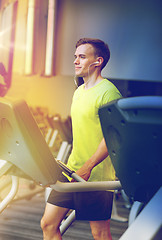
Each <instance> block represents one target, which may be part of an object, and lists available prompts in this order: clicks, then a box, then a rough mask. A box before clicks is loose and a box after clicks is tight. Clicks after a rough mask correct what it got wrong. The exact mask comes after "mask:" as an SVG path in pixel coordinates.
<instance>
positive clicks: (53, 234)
mask: <svg viewBox="0 0 162 240" xmlns="http://www.w3.org/2000/svg"><path fill="white" fill-rule="evenodd" d="M74 57H75V60H74V64H75V75H76V76H77V77H82V78H83V80H84V84H82V85H81V86H79V87H78V88H77V90H76V91H75V93H74V96H73V102H72V107H71V116H72V127H73V149H72V152H71V155H70V157H69V159H68V164H67V165H68V167H69V168H71V169H72V170H74V171H76V173H77V174H78V175H79V176H81V177H82V178H83V179H85V180H86V181H108V180H114V179H115V172H114V169H113V166H112V164H111V160H110V157H109V154H108V150H107V147H106V144H105V140H104V139H103V134H102V130H101V126H100V121H99V116H98V109H99V108H100V107H101V106H102V105H103V104H106V103H107V102H109V101H112V100H115V99H117V98H120V97H121V95H120V93H119V91H118V90H117V88H116V87H115V86H114V85H113V84H112V83H111V82H109V81H108V80H107V79H104V78H103V77H102V76H101V70H102V69H103V68H104V67H105V65H106V64H107V62H108V60H109V58H110V51H109V48H108V46H107V44H105V43H104V42H103V41H101V40H99V39H89V38H84V39H80V40H79V41H78V42H77V44H76V51H75V55H74ZM61 181H67V179H66V178H65V176H62V177H61ZM72 181H73V180H72ZM112 202H113V192H110V191H98V192H89V193H57V192H55V191H52V192H51V194H50V196H49V199H48V202H47V205H46V209H45V213H44V216H43V218H42V221H41V227H42V229H43V234H44V240H56V239H62V238H61V234H60V231H59V226H60V224H61V221H62V220H63V218H64V217H65V215H66V214H67V212H68V211H69V209H70V208H72V209H75V210H76V218H77V219H82V220H89V221H90V226H91V231H92V235H93V237H94V239H97V240H98V239H100V240H102V239H103V240H111V239H112V238H111V233H110V218H111V211H112Z"/></svg>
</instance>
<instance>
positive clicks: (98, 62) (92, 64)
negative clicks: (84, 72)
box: [89, 61, 100, 67]
mask: <svg viewBox="0 0 162 240" xmlns="http://www.w3.org/2000/svg"><path fill="white" fill-rule="evenodd" d="M97 63H100V62H99V61H97V62H93V63H91V64H90V65H89V67H90V66H91V65H93V64H97Z"/></svg>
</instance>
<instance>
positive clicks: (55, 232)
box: [41, 203, 69, 240]
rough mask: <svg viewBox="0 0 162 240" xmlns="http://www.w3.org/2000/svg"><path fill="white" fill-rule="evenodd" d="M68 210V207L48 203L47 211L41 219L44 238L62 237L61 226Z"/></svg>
mask: <svg viewBox="0 0 162 240" xmlns="http://www.w3.org/2000/svg"><path fill="white" fill-rule="evenodd" d="M68 211H69V209H68V208H62V207H58V206H55V205H52V204H50V203H47V204H46V208H45V212H44V215H43V217H42V219H41V228H42V230H43V239H44V240H60V239H62V237H61V234H60V229H59V227H60V224H61V221H62V220H63V219H64V217H65V216H66V214H67V212H68Z"/></svg>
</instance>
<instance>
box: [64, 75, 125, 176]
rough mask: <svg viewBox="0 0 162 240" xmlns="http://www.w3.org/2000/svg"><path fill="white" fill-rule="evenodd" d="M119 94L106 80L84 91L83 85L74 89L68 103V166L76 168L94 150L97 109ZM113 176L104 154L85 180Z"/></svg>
mask: <svg viewBox="0 0 162 240" xmlns="http://www.w3.org/2000/svg"><path fill="white" fill-rule="evenodd" d="M120 97H121V94H120V93H119V91H118V89H117V88H116V87H115V86H114V85H113V84H112V83H111V82H110V81H108V80H107V79H104V80H102V81H101V82H99V83H98V84H97V85H95V86H94V87H92V88H90V89H88V90H85V89H84V84H83V85H81V86H80V87H79V88H78V89H77V90H76V91H75V93H74V96H73V101H72V105H71V117H72V128H73V149H72V152H71V155H70V157H69V159H68V164H67V165H68V167H69V168H70V169H72V170H74V171H77V170H78V169H79V168H81V167H82V165H83V164H84V163H85V162H86V161H87V160H88V159H89V158H90V157H91V156H92V155H93V154H94V153H95V152H96V150H97V148H98V146H99V144H100V142H101V140H102V139H103V133H102V129H101V125H100V119H99V115H98V109H99V108H100V107H101V106H102V105H104V104H106V103H108V102H110V101H112V100H115V99H118V98H120ZM114 179H115V171H114V168H113V166H112V163H111V159H110V157H109V156H108V157H107V158H106V159H105V160H104V161H102V162H101V163H100V164H98V165H97V166H96V167H94V168H93V170H92V172H91V176H90V178H89V181H108V180H114Z"/></svg>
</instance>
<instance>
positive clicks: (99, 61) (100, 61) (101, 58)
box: [96, 57, 104, 66]
mask: <svg viewBox="0 0 162 240" xmlns="http://www.w3.org/2000/svg"><path fill="white" fill-rule="evenodd" d="M103 61H104V59H103V57H98V58H97V61H96V62H98V64H97V65H96V66H101V65H102V63H103Z"/></svg>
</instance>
